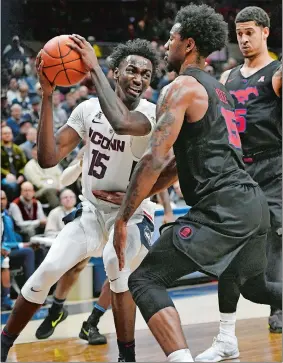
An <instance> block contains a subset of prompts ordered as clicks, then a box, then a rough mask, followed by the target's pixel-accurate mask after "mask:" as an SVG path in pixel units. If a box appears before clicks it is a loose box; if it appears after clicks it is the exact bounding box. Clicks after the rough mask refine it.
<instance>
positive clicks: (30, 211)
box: [9, 181, 46, 240]
mask: <svg viewBox="0 0 283 363" xmlns="http://www.w3.org/2000/svg"><path fill="white" fill-rule="evenodd" d="M34 194H35V192H34V187H33V185H32V184H31V183H30V182H28V181H26V182H24V183H23V184H22V185H21V195H20V197H18V198H16V199H15V200H13V202H12V203H11V204H10V208H9V212H10V215H11V216H12V218H13V219H14V221H15V224H16V226H17V227H18V230H19V233H20V234H21V235H22V236H23V237H24V239H26V240H29V239H30V237H32V236H34V235H36V234H39V233H43V232H44V228H45V225H46V216H45V214H44V212H43V208H42V205H41V203H40V201H39V200H37V199H36V198H34Z"/></svg>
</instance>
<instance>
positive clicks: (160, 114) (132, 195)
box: [114, 78, 191, 269]
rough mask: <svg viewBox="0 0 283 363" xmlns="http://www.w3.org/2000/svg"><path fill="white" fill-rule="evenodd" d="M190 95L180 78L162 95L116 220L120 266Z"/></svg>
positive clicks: (116, 241) (166, 156)
mask: <svg viewBox="0 0 283 363" xmlns="http://www.w3.org/2000/svg"><path fill="white" fill-rule="evenodd" d="M190 96H191V93H190V88H188V87H186V86H184V84H183V83H182V81H180V80H178V78H177V79H176V80H175V81H174V82H172V83H171V84H170V86H169V87H168V88H167V89H166V91H165V93H162V94H161V96H160V97H159V100H158V104H157V124H156V127H155V130H154V132H153V134H152V136H151V139H150V143H149V147H148V149H147V151H146V152H145V154H144V155H143V157H142V159H141V160H140V161H139V163H138V164H137V166H136V168H135V171H134V173H133V176H132V178H131V181H130V184H129V186H128V188H127V193H126V196H125V198H124V201H123V203H122V205H121V208H120V210H119V213H118V215H117V218H116V222H115V232H114V247H115V250H116V253H117V256H118V259H119V268H120V269H122V268H123V267H124V248H125V241H126V237H127V236H126V225H127V222H128V221H129V219H130V218H131V216H132V215H133V213H134V212H135V210H136V209H137V208H138V206H139V205H140V203H141V202H142V201H143V200H144V199H145V198H146V197H147V196H148V194H149V193H150V191H151V189H152V187H153V185H154V184H155V183H156V181H157V179H158V176H159V175H160V173H161V171H162V169H163V166H164V165H165V164H166V163H168V160H167V158H168V155H169V151H170V149H171V147H172V146H173V144H174V142H175V141H176V139H177V137H178V135H179V132H180V130H181V127H182V124H183V120H184V115H185V112H186V109H187V107H188V106H189V102H188V98H190Z"/></svg>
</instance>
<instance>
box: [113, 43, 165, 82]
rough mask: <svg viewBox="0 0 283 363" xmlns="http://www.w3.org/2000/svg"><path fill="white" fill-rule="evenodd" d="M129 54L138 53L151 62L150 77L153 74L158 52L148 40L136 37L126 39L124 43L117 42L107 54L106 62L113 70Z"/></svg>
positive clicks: (155, 69)
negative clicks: (108, 54)
mask: <svg viewBox="0 0 283 363" xmlns="http://www.w3.org/2000/svg"><path fill="white" fill-rule="evenodd" d="M129 55H138V56H141V57H144V58H146V59H148V60H149V61H150V62H151V63H152V78H153V77H154V76H155V74H156V71H157V68H158V64H159V60H160V59H159V55H158V52H157V51H156V50H155V49H154V48H153V46H152V45H151V43H150V42H149V41H148V40H145V39H139V38H137V39H134V40H128V41H127V42H126V43H125V44H124V43H121V44H118V45H117V47H115V48H114V50H113V52H112V54H111V55H110V56H109V61H108V63H109V66H110V68H111V69H113V70H115V68H118V67H119V66H120V64H121V62H122V61H123V60H124V59H125V58H127V57H128V56H129Z"/></svg>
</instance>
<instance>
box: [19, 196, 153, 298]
mask: <svg viewBox="0 0 283 363" xmlns="http://www.w3.org/2000/svg"><path fill="white" fill-rule="evenodd" d="M148 203H151V202H148ZM151 210H152V214H149V213H146V214H144V213H143V210H142V208H139V209H138V210H137V212H136V213H135V214H134V215H133V217H132V218H131V219H130V221H129V223H128V241H130V243H129V244H130V247H129V248H127V249H126V260H127V265H128V264H131V265H133V264H134V262H135V260H136V261H137V262H136V263H138V264H139V263H140V261H141V259H142V258H143V257H144V256H145V254H146V251H147V248H146V247H145V245H147V247H148V246H149V245H150V243H151V234H152V233H153V215H154V205H153V206H152V207H151ZM147 211H148V208H147ZM117 212H118V208H110V209H109V208H108V210H102V209H98V208H97V207H95V206H94V205H93V204H92V203H91V202H89V201H88V200H86V199H84V198H83V201H82V207H81V208H80V209H79V210H77V212H76V215H75V216H74V217H75V219H74V220H73V221H71V222H69V223H67V224H66V225H65V227H64V228H63V229H62V231H61V232H60V233H59V234H58V236H57V237H56V239H55V241H54V242H53V244H52V246H51V248H50V250H49V252H48V254H47V256H46V257H45V259H44V261H43V262H42V264H41V265H40V266H39V268H38V269H37V270H36V271H35V272H34V274H33V275H32V276H31V277H30V278H29V279H28V281H27V282H26V284H25V285H24V286H23V288H22V291H21V293H22V295H23V297H24V298H25V299H26V300H28V301H30V302H33V303H36V304H43V302H44V301H45V299H46V297H47V295H48V292H49V290H50V288H51V286H53V285H54V284H55V283H56V282H57V281H58V280H59V279H60V278H61V276H63V275H64V274H65V273H66V272H67V271H69V270H70V269H71V268H73V267H74V266H76V265H77V264H78V263H79V262H81V261H82V260H84V259H86V258H89V257H101V256H102V251H103V249H104V247H105V244H106V243H107V241H108V240H109V241H112V238H113V229H114V222H115V218H116V215H117ZM143 243H144V244H143ZM112 245H113V244H112ZM115 256H116V254H115ZM140 256H141V257H140ZM116 258H117V257H116ZM135 267H137V266H135V265H133V266H132V268H135Z"/></svg>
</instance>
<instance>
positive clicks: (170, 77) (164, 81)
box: [157, 71, 177, 91]
mask: <svg viewBox="0 0 283 363" xmlns="http://www.w3.org/2000/svg"><path fill="white" fill-rule="evenodd" d="M176 77H177V74H176V72H174V71H172V72H167V73H166V74H165V75H164V76H163V77H162V78H161V80H160V81H159V83H158V86H157V88H158V90H159V91H161V89H162V88H163V87H165V86H167V85H168V84H169V83H171V82H173V81H174V79H175V78H176Z"/></svg>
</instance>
